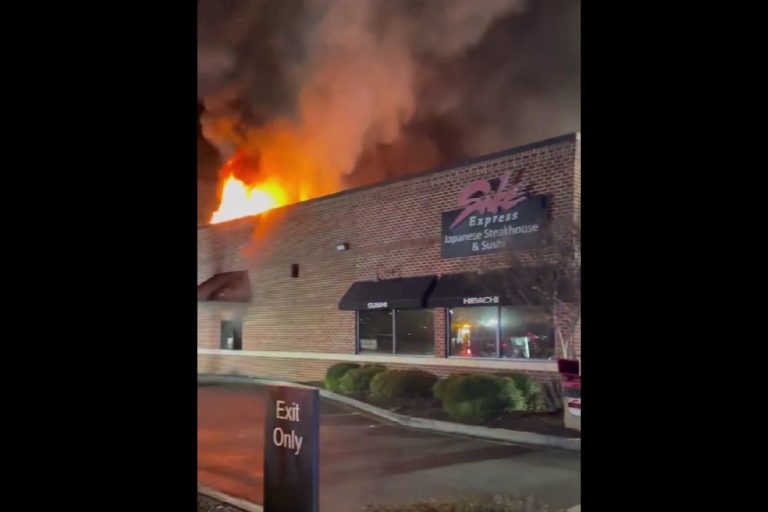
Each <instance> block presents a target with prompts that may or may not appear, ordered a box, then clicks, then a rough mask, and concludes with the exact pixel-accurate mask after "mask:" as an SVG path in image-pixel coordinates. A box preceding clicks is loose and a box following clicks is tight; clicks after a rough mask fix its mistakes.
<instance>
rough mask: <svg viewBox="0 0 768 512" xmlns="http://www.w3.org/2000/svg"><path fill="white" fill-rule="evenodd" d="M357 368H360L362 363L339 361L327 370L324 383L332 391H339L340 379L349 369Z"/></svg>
mask: <svg viewBox="0 0 768 512" xmlns="http://www.w3.org/2000/svg"><path fill="white" fill-rule="evenodd" d="M357 368H360V365H359V364H356V363H338V364H334V365H333V366H331V367H329V368H328V370H326V372H325V380H324V381H323V383H324V384H325V389H328V390H330V391H338V390H339V381H340V380H341V378H342V377H343V376H344V375H345V374H346V373H347V372H348V371H349V370H354V369H357Z"/></svg>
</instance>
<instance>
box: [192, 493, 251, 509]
mask: <svg viewBox="0 0 768 512" xmlns="http://www.w3.org/2000/svg"><path fill="white" fill-rule="evenodd" d="M197 512H243V510H242V509H239V508H236V507H233V506H232V505H226V504H224V503H222V502H220V501H216V500H214V499H213V498H209V497H208V496H204V495H202V494H198V495H197Z"/></svg>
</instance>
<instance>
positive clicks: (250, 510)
mask: <svg viewBox="0 0 768 512" xmlns="http://www.w3.org/2000/svg"><path fill="white" fill-rule="evenodd" d="M197 492H198V493H199V494H203V495H205V496H208V497H209V498H213V499H214V500H217V501H220V502H222V503H226V504H227V505H232V506H233V507H237V508H240V509H243V510H245V511H247V512H264V507H262V506H261V505H257V504H256V503H251V502H250V501H246V500H241V499H240V498H235V497H234V496H230V495H229V494H224V493H223V492H219V491H217V490H216V489H212V488H210V487H206V486H204V485H200V484H197Z"/></svg>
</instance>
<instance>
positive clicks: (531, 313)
mask: <svg viewBox="0 0 768 512" xmlns="http://www.w3.org/2000/svg"><path fill="white" fill-rule="evenodd" d="M552 334H553V333H552V316H551V315H550V314H549V313H548V312H547V311H546V310H545V309H541V308H526V307H502V308H501V336H500V339H499V341H500V342H501V357H509V358H513V359H552V358H554V357H555V340H554V337H553V335H552Z"/></svg>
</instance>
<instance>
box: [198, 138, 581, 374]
mask: <svg viewBox="0 0 768 512" xmlns="http://www.w3.org/2000/svg"><path fill="white" fill-rule="evenodd" d="M579 146H580V140H579V137H578V134H573V135H568V136H563V137H558V138H557V139H551V140H548V141H544V142H541V143H537V144H532V145H530V146H526V147H523V148H517V149H513V150H508V151H505V152H502V153H498V154H495V155H490V156H487V157H484V158H479V159H475V160H474V161H472V162H469V163H466V164H464V165H459V166H455V167H451V168H447V169H443V170H438V171H433V172H428V173H424V174H420V175H415V176H411V177H408V178H405V179H400V180H396V181H390V182H385V183H382V184H379V185H375V186H371V187H365V188H360V189H354V190H349V191H345V192H341V193H338V194H334V195H331V196H326V197H322V198H318V199H314V200H311V201H305V202H302V203H298V204H294V205H290V206H287V207H284V208H280V209H278V210H273V211H271V212H267V214H264V215H261V216H259V217H249V218H245V219H239V220H235V221H231V222H227V223H223V224H216V225H210V226H204V227H201V228H200V229H199V230H198V283H202V282H203V281H205V280H207V279H208V278H210V277H211V276H213V275H214V274H216V273H220V272H227V271H233V270H244V269H247V270H248V271H249V275H250V280H251V287H252V301H251V303H250V304H243V305H240V304H237V305H235V304H224V303H199V306H198V348H199V349H212V350H213V351H216V350H217V349H219V336H220V334H219V330H220V322H221V320H224V319H229V318H240V319H242V322H243V347H242V348H243V351H245V352H246V353H252V355H245V354H240V355H231V354H228V353H226V352H224V351H221V352H220V353H217V354H210V353H207V354H200V355H199V356H198V371H199V372H201V373H235V372H236V373H240V374H244V375H253V376H262V377H276V378H283V379H296V380H310V379H317V378H320V377H322V375H323V374H324V372H325V369H326V368H327V367H328V366H329V365H330V364H333V362H334V361H332V360H330V359H327V358H322V359H312V358H311V357H309V358H307V359H306V360H302V359H297V358H291V359H284V360H283V359H279V358H276V357H264V358H262V357H259V356H258V352H260V351H264V352H301V353H320V354H345V355H347V356H349V355H351V354H354V353H355V313H354V312H351V311H340V310H339V309H338V303H339V300H340V298H341V297H342V296H343V295H344V293H345V292H346V291H347V289H348V288H349V286H350V285H351V284H352V283H353V282H354V281H360V280H374V279H376V278H381V279H390V278H395V277H409V276H419V275H428V274H438V275H440V274H447V273H455V272H466V271H473V270H478V269H481V268H482V269H492V268H501V267H505V266H508V261H507V259H506V257H505V255H504V254H503V253H497V254H489V255H478V256H471V257H467V258H451V259H442V258H441V254H440V230H441V224H440V222H441V214H442V213H443V212H445V211H449V210H454V209H456V196H457V194H458V192H459V190H461V188H462V187H463V186H465V185H466V184H467V183H469V182H470V181H473V180H477V179H494V178H498V177H499V176H500V175H502V174H503V173H504V172H506V171H509V170H511V171H513V172H516V171H522V172H523V175H524V177H525V180H526V181H527V182H528V183H529V184H530V185H531V189H532V192H533V193H534V194H545V195H547V196H548V205H549V208H550V212H551V213H550V214H551V216H552V218H553V219H558V218H561V219H565V218H571V219H574V218H578V216H579V209H580V201H581V199H580V191H579V183H580V162H579V153H580V148H579ZM345 242H346V243H348V244H349V245H350V248H349V250H347V251H337V250H336V245H337V244H341V243H345ZM524 259H525V254H524ZM294 263H296V264H298V265H299V277H298V278H293V277H291V264H294ZM531 263H534V261H533V260H532V256H531ZM446 316H447V315H446V312H445V309H443V308H438V309H436V310H435V356H434V357H435V358H443V359H444V358H445V357H446V347H445V345H446V343H445V321H446ZM577 338H578V340H579V342H578V349H577V351H578V353H579V354H580V352H581V348H580V336H579V337H577ZM444 360H445V359H444ZM525 365H526V362H514V363H513V362H510V368H514V369H516V370H517V369H519V370H521V371H526V370H527V368H526V366H525ZM387 366H388V367H395V366H396V364H390V363H387ZM429 370H430V371H433V372H435V373H438V374H445V373H450V372H453V371H458V370H459V369H457V367H456V366H455V365H452V366H447V367H439V366H434V365H430V367H429ZM465 371H466V370H465ZM473 371H476V369H473ZM494 371H498V370H494ZM548 371H549V372H550V374H551V372H552V371H555V365H554V364H551V365H550V367H549V368H548ZM530 372H531V373H533V374H540V373H541V372H540V371H538V370H537V371H533V370H530ZM544 374H546V372H544Z"/></svg>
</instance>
